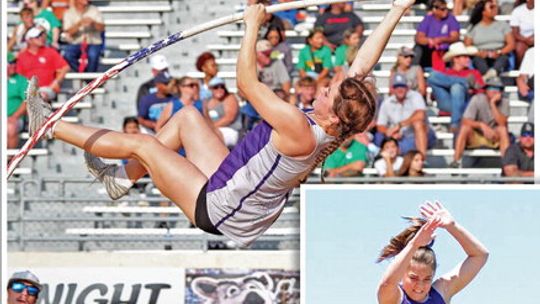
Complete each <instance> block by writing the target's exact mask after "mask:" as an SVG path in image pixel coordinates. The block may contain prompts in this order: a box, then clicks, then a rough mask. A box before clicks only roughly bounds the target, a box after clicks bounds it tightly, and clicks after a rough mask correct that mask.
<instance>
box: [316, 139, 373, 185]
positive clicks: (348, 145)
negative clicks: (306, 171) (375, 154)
mask: <svg viewBox="0 0 540 304" xmlns="http://www.w3.org/2000/svg"><path fill="white" fill-rule="evenodd" d="M367 163H368V149H367V147H366V146H365V145H364V144H362V143H359V142H358V141H356V140H355V139H354V138H353V137H351V138H349V139H348V140H346V141H344V142H343V143H342V144H341V146H340V147H339V148H338V149H337V150H336V151H334V152H333V153H332V154H330V155H329V156H328V158H327V159H326V161H325V162H324V168H325V169H326V173H327V175H328V177H338V176H359V175H361V174H362V171H363V170H364V168H365V167H366V164H367Z"/></svg>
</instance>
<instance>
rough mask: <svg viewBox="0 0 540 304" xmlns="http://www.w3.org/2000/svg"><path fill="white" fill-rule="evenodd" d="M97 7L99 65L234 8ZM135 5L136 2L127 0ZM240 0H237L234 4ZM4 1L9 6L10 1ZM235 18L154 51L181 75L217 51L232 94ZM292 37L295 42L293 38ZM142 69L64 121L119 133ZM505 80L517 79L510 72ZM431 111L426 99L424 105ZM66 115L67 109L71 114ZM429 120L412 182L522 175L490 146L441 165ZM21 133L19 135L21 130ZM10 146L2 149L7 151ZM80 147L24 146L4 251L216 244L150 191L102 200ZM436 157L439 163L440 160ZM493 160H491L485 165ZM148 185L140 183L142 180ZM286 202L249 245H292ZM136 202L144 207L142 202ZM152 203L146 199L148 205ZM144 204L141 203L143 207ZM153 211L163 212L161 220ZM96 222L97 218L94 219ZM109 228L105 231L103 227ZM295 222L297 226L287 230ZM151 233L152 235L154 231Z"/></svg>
mask: <svg viewBox="0 0 540 304" xmlns="http://www.w3.org/2000/svg"><path fill="white" fill-rule="evenodd" d="M92 2H93V3H97V4H99V5H100V6H99V8H100V10H101V11H102V12H103V13H104V18H105V23H106V26H107V30H106V50H105V56H104V57H103V58H102V59H101V65H102V67H101V68H100V70H105V69H107V68H109V67H110V66H111V65H115V64H118V63H119V62H120V61H121V60H123V58H124V57H125V56H126V55H128V54H130V53H132V52H134V51H136V50H138V49H140V48H141V47H142V46H146V45H149V44H150V43H151V42H152V41H153V40H157V39H159V38H162V37H164V36H165V35H166V34H168V33H172V32H175V31H177V30H180V29H186V28H188V27H189V26H191V25H194V24H200V23H202V22H205V21H208V20H209V18H211V17H210V16H212V14H213V16H222V15H227V14H230V13H233V12H234V10H235V7H234V6H233V5H231V4H230V3H228V2H227V1H220V0H210V1H194V2H189V3H186V2H185V1H174V0H171V1H169V0H167V1H158V0H155V1H154V0H138V1H136V4H133V3H131V1H120V0H114V1H111V0H108V1H100V0H94V1H92ZM133 2H135V1H133ZM238 2H240V1H238ZM12 4H13V5H17V4H15V3H14V2H12ZM387 9H388V5H376V4H361V3H357V4H356V11H357V13H358V14H359V15H360V16H361V17H362V19H363V21H364V23H365V24H366V30H365V34H366V35H369V33H371V31H372V30H373V28H374V26H375V25H376V24H377V23H379V22H380V21H381V20H382V19H381V18H382V17H381V16H382V15H383V14H384V12H385V11H386V10H387ZM18 11H19V7H18V6H12V7H8V11H7V13H8V20H7V23H8V25H9V27H10V28H9V30H8V33H11V26H13V25H14V24H16V20H17V18H18V16H17V15H16V14H17V13H18ZM193 11H205V12H207V13H206V15H202V14H193ZM421 18H422V16H418V15H417V16H412V15H411V16H406V17H404V18H403V20H402V22H401V24H400V28H399V29H398V30H397V31H396V33H395V35H394V36H393V37H392V39H391V41H390V43H389V45H388V48H387V51H385V53H384V54H383V57H382V58H381V60H380V65H379V67H378V70H376V71H374V74H375V76H376V77H377V83H378V84H379V92H380V93H381V94H382V95H386V94H388V87H387V83H388V82H387V81H388V79H387V78H388V76H389V68H390V67H391V66H392V64H393V63H394V61H395V54H396V51H397V50H398V49H399V48H400V47H401V46H402V45H407V46H412V45H413V37H414V27H415V25H416V24H417V23H418V22H420V20H421ZM508 18H509V16H506V15H505V16H499V17H498V19H499V20H508ZM467 19H468V17H467V16H458V20H459V21H460V22H466V21H467ZM241 26H242V25H241V24H240V23H239V24H230V25H227V26H224V27H223V28H220V29H219V30H218V31H212V32H210V33H208V34H204V35H200V36H197V37H195V38H193V39H190V40H188V41H185V42H182V43H181V44H180V45H179V46H172V47H170V48H168V49H165V50H163V51H162V53H164V54H166V55H167V57H168V58H169V59H170V62H171V63H172V67H171V69H172V73H173V74H174V75H190V76H192V77H196V78H200V77H202V74H201V73H200V72H197V71H196V69H195V66H194V61H195V58H196V56H197V55H198V54H199V53H201V52H203V51H205V50H210V51H212V52H213V53H214V54H216V55H217V62H218V64H219V67H220V69H221V72H220V73H219V76H220V77H222V78H225V79H226V81H227V83H228V84H229V86H228V87H229V89H230V91H231V92H236V85H235V82H234V81H235V72H234V71H233V70H234V65H235V63H236V61H237V59H236V57H237V54H238V50H239V44H238V43H239V41H240V38H241V37H242V35H243V31H242V30H241V29H240V27H241ZM305 35H306V33H305V31H304V30H302V31H298V32H296V31H288V32H287V36H288V37H289V38H291V39H292V40H293V41H294V42H293V43H292V48H293V50H294V52H295V53H296V52H298V50H300V49H301V48H302V47H303V46H304V45H303V44H302V43H298V42H299V41H301V40H302V39H303V37H305ZM299 39H300V40H299ZM149 71H150V66H149V64H148V61H147V60H143V61H141V62H140V63H138V64H136V65H134V66H133V67H130V68H129V69H127V70H126V71H124V72H123V73H122V74H120V75H119V76H118V77H116V78H115V79H114V80H110V81H109V82H108V83H107V84H105V85H104V87H102V88H99V89H97V90H95V91H94V92H92V94H91V96H90V97H88V98H87V99H85V100H84V101H81V102H80V103H79V104H78V105H77V106H76V107H75V111H74V112H73V113H72V114H71V115H70V116H68V117H66V119H68V120H71V121H73V122H82V123H84V124H89V125H94V126H101V127H107V128H110V129H115V130H118V129H120V127H121V125H120V124H121V121H122V119H123V117H124V116H129V115H133V114H134V113H135V111H136V106H135V100H134V99H135V94H136V90H137V88H138V85H139V84H140V83H142V82H144V81H146V80H147V79H148V78H150V73H149ZM98 75H99V73H69V74H68V75H67V76H66V82H65V84H64V86H63V88H62V92H61V93H60V94H59V100H58V102H56V103H53V107H54V108H58V107H59V106H61V104H62V103H63V102H65V101H66V100H67V99H69V97H70V96H72V95H73V94H75V93H76V92H77V90H78V89H80V88H81V87H82V86H83V85H84V84H85V83H86V82H87V81H89V80H92V79H94V78H95V77H96V76H98ZM507 76H508V77H516V76H517V74H516V71H511V72H510V73H508V75H507ZM505 91H506V93H507V94H508V96H509V97H510V100H511V116H510V118H509V123H510V130H511V131H514V132H516V131H517V130H519V126H520V124H521V123H523V122H524V121H526V120H527V117H526V114H527V108H528V106H529V105H528V104H527V103H525V102H522V101H519V100H518V99H517V97H516V96H517V95H516V92H517V89H516V87H515V86H508V87H506V89H505ZM431 108H432V109H433V108H434V106H433V105H432V107H431ZM73 114H74V115H73ZM429 120H430V122H431V123H432V124H434V125H438V126H442V131H438V132H437V136H438V139H439V143H438V145H437V147H436V148H435V149H432V150H430V151H429V152H428V154H429V156H430V158H431V159H429V158H428V163H429V164H430V165H431V166H430V167H429V168H426V173H428V174H430V177H429V178H427V179H421V181H420V182H430V183H432V182H437V178H440V179H439V181H440V182H455V183H464V182H467V181H474V182H479V181H480V182H506V181H510V182H511V181H516V180H517V181H523V180H520V179H504V178H501V177H500V173H501V169H500V166H497V165H496V164H497V160H498V159H499V157H500V155H499V152H498V151H494V150H487V149H477V150H470V151H466V152H465V155H466V156H467V157H469V158H472V159H484V158H485V159H491V160H492V161H493V162H491V163H490V166H487V167H482V168H460V169H450V168H447V164H448V162H449V160H450V158H451V156H452V154H453V149H452V140H453V135H452V134H451V133H449V132H445V130H444V129H445V128H444V126H445V125H447V124H448V123H449V120H450V118H449V117H444V116H441V117H439V116H436V115H432V116H430V117H429ZM21 136H22V138H23V139H26V138H27V134H22V135H21ZM14 153H16V152H15V151H13V150H10V151H8V155H14ZM81 155H82V153H81V152H80V151H79V150H76V149H73V148H71V147H68V146H67V145H66V144H63V143H60V142H54V141H52V142H49V143H48V144H47V145H46V146H45V147H42V148H36V149H34V150H32V151H31V154H30V157H29V160H30V161H31V163H30V164H29V163H27V162H25V163H23V166H21V167H20V168H18V169H17V171H16V172H15V175H16V176H15V178H13V179H12V180H10V181H9V185H8V248H9V250H16V251H24V250H38V251H39V250H43V251H46V250H73V251H78V250H80V251H83V250H94V249H105V250H116V249H126V248H133V249H149V248H156V247H159V248H162V247H165V246H170V245H171V244H173V245H172V246H173V248H182V249H186V248H187V249H200V248H203V249H206V248H208V242H209V241H216V240H217V241H220V240H221V241H222V240H223V239H222V238H219V237H218V238H213V237H211V236H209V235H207V234H202V233H201V232H200V231H199V230H197V229H194V228H188V227H187V226H186V224H187V222H186V219H185V217H184V216H183V215H182V214H181V212H180V210H179V209H178V208H176V207H152V206H154V205H155V204H157V203H159V202H161V201H163V198H162V197H161V196H160V194H159V193H155V191H154V192H152V191H150V193H148V191H146V192H145V193H144V195H142V194H138V193H135V194H131V195H130V196H128V197H127V198H126V199H122V200H121V203H111V202H110V200H109V199H108V198H107V197H106V196H105V195H104V194H103V193H102V188H103V187H102V186H101V185H99V183H93V180H92V179H90V178H88V176H89V175H88V174H87V172H86V170H85V168H84V165H83V160H82V156H81ZM441 158H442V161H441ZM493 163H495V165H493ZM364 173H365V176H364V177H359V178H354V179H328V181H329V182H337V183H346V182H355V183H359V182H369V183H379V182H384V181H388V180H383V179H380V178H376V177H375V176H374V175H375V172H374V170H373V169H366V170H365V172H364ZM319 175H320V171H315V172H314V174H313V176H311V177H310V179H309V180H308V182H310V183H317V182H319V177H320V176H319ZM391 181H393V182H407V180H406V179H391ZM146 182H147V183H149V181H146ZM295 199H296V200H293V202H292V203H291V206H288V207H287V209H286V210H287V211H286V212H285V213H284V214H283V215H282V217H281V218H280V219H279V220H278V221H277V222H276V224H275V225H274V226H273V228H272V229H273V230H270V231H269V233H268V235H267V236H265V237H263V238H261V241H260V242H258V243H256V244H255V245H254V247H253V248H260V249H268V248H270V249H283V248H285V249H291V248H293V249H294V248H296V249H297V248H298V247H299V236H298V231H297V230H295V228H294V227H298V221H299V220H298V212H299V211H298V209H297V208H296V206H294V204H295V202H296V201H297V199H298V198H297V197H296V198H295ZM142 205H145V206H142ZM148 205H152V206H150V207H149V206H148ZM143 208H144V209H143ZM160 214H168V216H167V217H163V216H162V215H160ZM164 219H165V220H167V221H169V220H170V221H174V222H175V223H176V224H177V225H178V226H182V225H184V226H185V227H184V226H182V227H181V228H171V229H167V228H154V224H155V223H156V222H159V221H162V220H164ZM130 222H140V223H141V225H138V227H142V228H127V227H128V226H129V225H130V224H129V223H130ZM96 223H99V225H96ZM103 227H108V228H103ZM296 229H297V228H296ZM136 230H138V231H136ZM156 236H159V237H156Z"/></svg>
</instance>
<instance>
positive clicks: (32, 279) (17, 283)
mask: <svg viewBox="0 0 540 304" xmlns="http://www.w3.org/2000/svg"><path fill="white" fill-rule="evenodd" d="M42 288H43V286H42V285H41V283H40V282H39V278H38V277H37V276H36V275H35V274H33V273H32V272H30V271H28V270H26V271H20V272H15V273H14V274H13V275H12V276H11V277H10V278H9V281H8V285H7V303H8V304H16V303H24V304H35V303H37V301H38V298H39V293H40V292H41V289H42Z"/></svg>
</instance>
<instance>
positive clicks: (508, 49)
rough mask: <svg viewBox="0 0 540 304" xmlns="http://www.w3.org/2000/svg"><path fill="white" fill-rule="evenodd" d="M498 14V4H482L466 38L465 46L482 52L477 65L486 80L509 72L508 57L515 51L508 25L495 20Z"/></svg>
mask: <svg viewBox="0 0 540 304" xmlns="http://www.w3.org/2000/svg"><path fill="white" fill-rule="evenodd" d="M498 13H499V10H498V6H497V2H496V1H494V0H481V1H479V2H478V3H477V4H476V6H475V7H474V9H473V11H472V12H471V18H470V21H469V22H470V26H469V28H468V29H467V34H466V35H465V41H464V42H465V45H467V46H472V45H474V46H475V47H476V48H477V49H478V52H477V53H476V55H475V56H474V57H473V64H474V67H475V68H476V69H478V70H479V71H480V73H481V74H482V75H483V77H484V80H486V79H489V78H491V77H495V76H498V75H500V74H501V73H502V72H504V71H506V70H507V69H508V65H509V62H508V56H509V54H510V53H512V52H513V51H514V47H515V42H514V36H512V31H511V29H510V26H509V25H508V23H506V22H505V21H497V20H495V16H497V14H498Z"/></svg>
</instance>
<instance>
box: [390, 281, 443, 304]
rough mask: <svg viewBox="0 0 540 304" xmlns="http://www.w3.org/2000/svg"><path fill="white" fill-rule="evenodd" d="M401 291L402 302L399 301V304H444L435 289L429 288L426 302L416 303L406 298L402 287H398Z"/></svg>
mask: <svg viewBox="0 0 540 304" xmlns="http://www.w3.org/2000/svg"><path fill="white" fill-rule="evenodd" d="M399 288H401V290H402V291H403V296H404V297H403V300H401V304H446V303H445V302H444V299H443V297H442V296H441V294H440V293H439V292H438V291H437V290H435V288H433V287H431V289H430V290H429V293H428V297H427V300H426V301H424V302H416V301H414V300H412V299H410V298H409V296H407V293H405V290H403V287H401V285H400V286H399Z"/></svg>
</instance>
